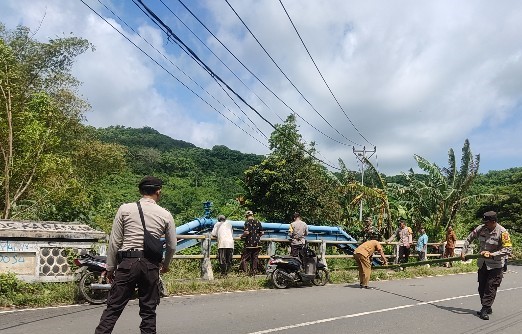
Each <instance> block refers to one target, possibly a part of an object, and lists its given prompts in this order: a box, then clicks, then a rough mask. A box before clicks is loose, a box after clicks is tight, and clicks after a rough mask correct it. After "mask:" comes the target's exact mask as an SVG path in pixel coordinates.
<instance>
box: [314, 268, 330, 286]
mask: <svg viewBox="0 0 522 334" xmlns="http://www.w3.org/2000/svg"><path fill="white" fill-rule="evenodd" d="M329 280H330V273H329V272H328V271H327V270H326V269H324V268H319V269H317V272H316V273H315V278H314V280H313V281H312V283H314V285H317V286H323V285H326V283H328V281H329Z"/></svg>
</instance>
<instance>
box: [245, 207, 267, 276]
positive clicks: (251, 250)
mask: <svg viewBox="0 0 522 334" xmlns="http://www.w3.org/2000/svg"><path fill="white" fill-rule="evenodd" d="M245 217H246V221H245V226H244V228H243V235H242V236H241V238H242V239H243V242H244V244H245V246H244V249H243V254H242V255H241V268H242V269H243V270H244V271H245V272H246V273H249V274H250V275H252V276H253V275H255V274H256V272H257V266H258V262H259V251H260V250H261V245H260V243H261V236H262V235H263V228H262V227H261V223H260V222H259V221H258V220H257V219H254V213H253V212H252V211H250V210H249V211H247V212H246V213H245ZM247 262H250V270H248V266H247Z"/></svg>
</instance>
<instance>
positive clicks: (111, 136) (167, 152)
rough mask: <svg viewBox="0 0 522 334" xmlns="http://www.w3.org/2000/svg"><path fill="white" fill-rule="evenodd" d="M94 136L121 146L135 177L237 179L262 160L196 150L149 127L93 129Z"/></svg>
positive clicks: (228, 152)
mask: <svg viewBox="0 0 522 334" xmlns="http://www.w3.org/2000/svg"><path fill="white" fill-rule="evenodd" d="M96 134H97V137H98V139H100V140H101V141H102V142H106V143H116V144H120V145H122V146H125V147H126V148H127V149H128V155H127V163H128V165H129V167H131V170H132V171H133V172H134V173H137V174H152V173H154V172H156V173H157V172H162V173H166V174H169V175H178V176H188V175H195V174H198V173H201V174H204V175H205V176H210V175H212V176H216V177H240V176H242V174H243V172H244V171H245V170H246V169H247V168H248V167H250V166H252V165H255V164H258V163H260V162H261V161H262V159H263V156H261V155H256V154H249V153H241V152H239V151H236V150H231V149H229V148H228V147H226V146H223V145H216V146H214V147H213V148H212V149H204V148H199V147H196V146H195V145H194V144H192V143H188V142H185V141H182V140H176V139H172V138H171V137H169V136H166V135H164V134H161V133H159V132H158V131H156V130H154V129H152V128H150V127H143V128H140V129H135V128H128V127H124V126H111V127H108V128H99V129H96Z"/></svg>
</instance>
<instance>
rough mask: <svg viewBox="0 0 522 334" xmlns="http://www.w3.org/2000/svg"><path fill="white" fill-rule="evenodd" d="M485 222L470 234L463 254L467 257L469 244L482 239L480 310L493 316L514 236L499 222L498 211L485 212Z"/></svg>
mask: <svg viewBox="0 0 522 334" xmlns="http://www.w3.org/2000/svg"><path fill="white" fill-rule="evenodd" d="M482 222H483V224H482V225H479V226H478V227H477V228H475V229H474V230H473V231H472V232H471V233H470V234H469V235H468V237H467V238H466V241H465V242H464V248H463V249H462V253H461V257H462V259H463V260H464V259H465V255H466V252H467V250H468V247H469V244H470V243H471V242H472V241H473V240H475V239H478V240H479V243H480V249H479V253H480V255H482V256H481V257H480V258H478V260H477V266H478V267H479V270H478V282H479V286H478V292H479V296H480V302H481V304H482V309H481V310H480V311H479V312H477V314H478V315H479V317H480V318H481V319H484V320H489V315H490V314H492V313H493V310H492V309H491V306H492V305H493V302H494V301H495V296H496V295H497V288H498V287H499V286H500V283H501V282H502V277H503V274H502V268H503V267H504V261H505V260H506V258H507V256H508V255H509V254H511V247H512V244H511V239H510V237H509V233H508V231H507V230H506V229H505V228H504V227H502V226H501V225H500V224H498V223H497V213H496V212H495V211H488V212H486V213H484V216H483V218H482Z"/></svg>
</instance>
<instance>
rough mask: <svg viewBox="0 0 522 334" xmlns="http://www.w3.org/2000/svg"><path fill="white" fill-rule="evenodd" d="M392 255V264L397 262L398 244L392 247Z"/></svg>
mask: <svg viewBox="0 0 522 334" xmlns="http://www.w3.org/2000/svg"><path fill="white" fill-rule="evenodd" d="M393 256H394V260H393V263H394V264H397V263H399V244H396V245H395V248H393Z"/></svg>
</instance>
